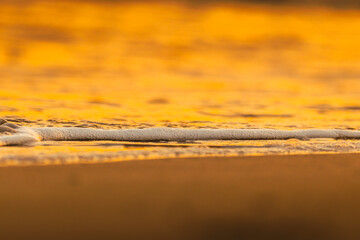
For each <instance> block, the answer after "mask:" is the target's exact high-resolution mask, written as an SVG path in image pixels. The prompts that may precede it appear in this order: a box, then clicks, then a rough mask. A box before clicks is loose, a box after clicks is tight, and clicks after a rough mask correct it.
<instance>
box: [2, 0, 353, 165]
mask: <svg viewBox="0 0 360 240" xmlns="http://www.w3.org/2000/svg"><path fill="white" fill-rule="evenodd" d="M30 2H31V4H30V3H24V2H22V1H5V2H3V3H1V4H0V83H1V88H0V110H1V111H0V117H1V118H6V119H7V120H8V121H10V122H14V123H18V124H21V125H27V126H79V127H95V128H146V127H153V126H169V127H182V128H275V129H302V128H339V129H359V128H360V122H359V120H360V103H359V102H360V94H359V93H360V82H359V80H360V34H359V33H360V11H359V10H338V9H329V8H321V7H317V8H315V7H312V8H309V7H297V8H295V7H290V6H277V7H270V6H268V7H264V6H251V5H209V4H208V5H206V4H205V5H197V6H190V5H185V4H180V3H179V4H176V3H140V2H131V3H124V2H116V1H90V2H71V1H68V2H67V1H61V2H59V1H38V0H34V1H30ZM359 149H360V142H359V141H333V140H331V141H330V140H329V141H327V140H326V141H324V140H322V141H320V140H319V141H317V140H314V141H307V142H300V141H296V140H288V141H271V142H266V141H238V142H226V141H216V142H194V143H162V144H156V143H153V144H141V143H137V144H134V143H125V144H124V143H116V144H114V143H109V142H90V143H88V142H80V143H74V142H65V143H60V142H57V143H54V142H46V143H40V144H38V145H36V146H34V147H11V148H1V149H0V154H1V156H0V162H1V164H3V165H4V164H5V165H8V164H15V165H17V164H20V163H21V164H34V163H69V162H89V161H90V162H97V161H113V160H116V161H118V160H124V159H137V158H140V159H144V158H145V159H146V158H159V157H176V156H198V155H239V154H268V153H299V152H300V153H303V152H344V151H345V152H349V151H350V152H356V151H359Z"/></svg>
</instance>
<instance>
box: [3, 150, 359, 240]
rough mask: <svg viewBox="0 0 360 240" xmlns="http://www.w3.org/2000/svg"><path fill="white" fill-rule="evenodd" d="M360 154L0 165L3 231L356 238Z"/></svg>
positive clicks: (44, 235) (36, 235) (42, 235)
mask: <svg viewBox="0 0 360 240" xmlns="http://www.w3.org/2000/svg"><path fill="white" fill-rule="evenodd" d="M359 157H360V155H359V154H328V155H288V156H253V157H227V158H225V157H222V158H221V157H206V158H184V159H163V160H151V161H149V160H146V161H128V162H119V163H107V164H83V165H80V164H79V165H76V164H75V165H59V166H31V167H3V168H0V196H1V197H0V212H1V214H0V230H1V233H0V234H1V238H2V239H110V238H112V239H206V240H209V239H359V238H360V207H359V202H360V193H359V191H358V190H359V189H360V174H359V173H360V161H359Z"/></svg>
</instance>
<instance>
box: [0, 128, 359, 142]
mask: <svg viewBox="0 0 360 240" xmlns="http://www.w3.org/2000/svg"><path fill="white" fill-rule="evenodd" d="M14 130H15V133H14V134H13V135H7V136H2V137H0V145H2V146H6V145H23V144H29V143H34V142H38V141H80V140H82V141H84V140H85V141H96V140H110V141H186V140H272V139H290V138H296V139H301V140H307V139H311V138H334V139H336V138H345V139H360V131H350V130H336V129H328V130H325V129H307V130H274V129H180V128H148V129H119V130H104V129H89V128H76V127H69V128H65V127H64V128H58V127H51V128H29V127H19V128H15V129H14Z"/></svg>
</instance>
